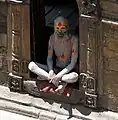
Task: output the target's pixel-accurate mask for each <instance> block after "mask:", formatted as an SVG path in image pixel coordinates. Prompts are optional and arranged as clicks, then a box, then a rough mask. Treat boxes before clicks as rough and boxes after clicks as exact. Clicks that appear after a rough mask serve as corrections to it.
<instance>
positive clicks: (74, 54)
mask: <svg viewBox="0 0 118 120" xmlns="http://www.w3.org/2000/svg"><path fill="white" fill-rule="evenodd" d="M77 59H78V37H76V36H74V37H73V39H72V56H71V63H70V64H69V65H68V66H67V67H66V68H64V69H63V70H62V71H61V72H59V73H58V74H57V76H58V77H62V76H63V75H65V74H67V73H69V72H70V71H71V70H72V69H73V68H74V67H75V65H76V63H77Z"/></svg>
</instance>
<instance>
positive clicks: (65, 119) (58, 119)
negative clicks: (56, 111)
mask: <svg viewBox="0 0 118 120" xmlns="http://www.w3.org/2000/svg"><path fill="white" fill-rule="evenodd" d="M68 119H69V116H64V115H57V117H56V119H55V120H68Z"/></svg>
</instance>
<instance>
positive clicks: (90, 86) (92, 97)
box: [80, 73, 97, 108]
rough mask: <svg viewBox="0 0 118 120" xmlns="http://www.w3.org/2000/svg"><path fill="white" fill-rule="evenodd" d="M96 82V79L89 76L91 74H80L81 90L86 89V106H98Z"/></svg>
mask: <svg viewBox="0 0 118 120" xmlns="http://www.w3.org/2000/svg"><path fill="white" fill-rule="evenodd" d="M95 83H96V81H95V79H94V78H93V77H91V76H89V74H85V73H81V74H80V90H84V91H85V100H84V102H85V106H88V107H94V108H95V107H96V102H97V95H96V86H95Z"/></svg>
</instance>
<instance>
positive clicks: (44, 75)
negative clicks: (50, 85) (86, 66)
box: [28, 62, 78, 93]
mask: <svg viewBox="0 0 118 120" xmlns="http://www.w3.org/2000/svg"><path fill="white" fill-rule="evenodd" d="M28 68H29V70H30V71H31V72H33V73H35V74H37V75H38V79H39V80H50V79H49V73H48V72H47V71H48V67H47V66H46V65H42V64H40V63H36V62H30V63H29V66H28ZM77 80H78V74H77V73H76V72H71V73H69V74H66V75H64V76H63V77H62V79H61V83H60V85H59V86H58V88H57V89H56V90H55V91H56V92H58V91H60V92H61V93H62V92H63V90H64V89H65V87H66V85H67V83H74V82H76V81H77Z"/></svg>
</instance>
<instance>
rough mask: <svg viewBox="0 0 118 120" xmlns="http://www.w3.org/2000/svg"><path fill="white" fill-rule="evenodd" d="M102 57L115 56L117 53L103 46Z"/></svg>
mask: <svg viewBox="0 0 118 120" xmlns="http://www.w3.org/2000/svg"><path fill="white" fill-rule="evenodd" d="M103 49H104V57H105V58H115V57H116V56H118V53H117V52H115V51H113V50H110V49H109V48H108V47H104V48H103Z"/></svg>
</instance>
